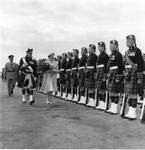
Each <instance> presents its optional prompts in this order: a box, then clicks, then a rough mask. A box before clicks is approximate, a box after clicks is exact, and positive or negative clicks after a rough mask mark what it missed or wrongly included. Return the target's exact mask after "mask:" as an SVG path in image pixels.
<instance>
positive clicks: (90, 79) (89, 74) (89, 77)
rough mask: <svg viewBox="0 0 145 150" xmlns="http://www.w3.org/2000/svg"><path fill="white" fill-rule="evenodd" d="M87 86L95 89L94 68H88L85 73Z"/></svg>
mask: <svg viewBox="0 0 145 150" xmlns="http://www.w3.org/2000/svg"><path fill="white" fill-rule="evenodd" d="M85 76H86V78H85V87H86V88H87V89H89V90H95V78H94V77H95V75H94V69H88V70H87V71H86V73H85Z"/></svg>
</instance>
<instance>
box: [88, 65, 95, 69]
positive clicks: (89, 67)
mask: <svg viewBox="0 0 145 150" xmlns="http://www.w3.org/2000/svg"><path fill="white" fill-rule="evenodd" d="M94 68H95V67H94V66H87V69H94Z"/></svg>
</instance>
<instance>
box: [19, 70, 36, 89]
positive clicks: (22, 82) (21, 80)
mask: <svg viewBox="0 0 145 150" xmlns="http://www.w3.org/2000/svg"><path fill="white" fill-rule="evenodd" d="M26 75H27V74H24V73H23V72H21V73H20V75H19V78H18V85H17V86H18V87H19V88H25V87H27V85H28V84H29V81H27V80H25V78H26ZM31 81H32V86H31V89H35V88H36V82H35V80H34V76H33V74H31Z"/></svg>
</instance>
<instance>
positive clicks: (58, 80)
mask: <svg viewBox="0 0 145 150" xmlns="http://www.w3.org/2000/svg"><path fill="white" fill-rule="evenodd" d="M57 60H58V70H60V64H61V60H62V56H61V55H59V56H57ZM56 96H58V97H60V96H61V93H60V73H58V74H57V95H56Z"/></svg>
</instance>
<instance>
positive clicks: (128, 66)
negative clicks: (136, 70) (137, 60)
mask: <svg viewBox="0 0 145 150" xmlns="http://www.w3.org/2000/svg"><path fill="white" fill-rule="evenodd" d="M135 66H137V64H135ZM125 68H126V69H130V68H132V66H131V65H125Z"/></svg>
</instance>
